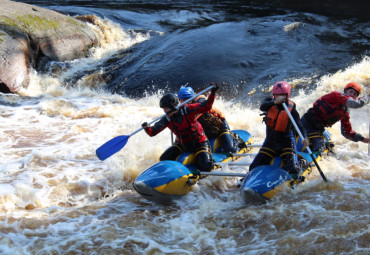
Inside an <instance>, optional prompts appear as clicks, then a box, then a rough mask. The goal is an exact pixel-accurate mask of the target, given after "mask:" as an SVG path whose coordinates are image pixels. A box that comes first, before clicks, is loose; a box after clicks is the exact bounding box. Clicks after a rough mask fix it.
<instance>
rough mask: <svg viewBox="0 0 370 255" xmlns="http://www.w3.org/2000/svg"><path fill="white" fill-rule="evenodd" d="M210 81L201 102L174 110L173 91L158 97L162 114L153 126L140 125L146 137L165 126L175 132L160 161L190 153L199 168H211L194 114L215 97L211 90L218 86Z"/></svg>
mask: <svg viewBox="0 0 370 255" xmlns="http://www.w3.org/2000/svg"><path fill="white" fill-rule="evenodd" d="M211 84H212V85H213V88H212V89H211V93H210V94H209V96H208V99H207V100H205V101H204V102H201V103H194V104H188V105H185V106H183V107H181V108H180V109H176V106H177V105H178V104H179V100H178V98H177V96H176V95H175V94H173V93H167V94H165V95H164V96H163V97H162V98H161V100H160V102H159V106H160V107H161V108H162V109H163V111H164V112H165V113H166V116H164V117H163V118H161V119H160V120H159V121H158V122H156V123H155V124H154V125H153V126H149V125H148V123H147V122H144V123H143V124H142V127H143V128H144V129H145V132H146V133H147V134H148V135H149V136H155V135H157V134H158V133H160V132H161V131H163V130H164V129H165V128H166V127H168V128H169V129H170V130H171V131H172V132H173V133H174V134H175V135H176V141H175V143H174V144H173V145H172V146H171V147H169V148H168V149H167V150H166V151H165V152H164V153H163V154H162V155H161V157H160V159H159V160H160V161H163V160H176V158H177V157H178V156H179V155H180V154H181V153H183V152H193V153H195V159H196V166H197V169H198V170H199V171H211V170H212V169H213V168H214V162H213V158H212V152H211V148H210V144H209V141H208V139H207V136H206V135H205V133H204V131H203V127H202V125H201V124H200V123H199V122H198V121H197V115H198V114H202V113H205V112H208V111H209V110H210V109H211V108H212V105H213V102H214V100H215V97H216V96H215V93H216V91H217V90H218V88H219V87H218V85H217V84H216V83H215V82H212V83H211Z"/></svg>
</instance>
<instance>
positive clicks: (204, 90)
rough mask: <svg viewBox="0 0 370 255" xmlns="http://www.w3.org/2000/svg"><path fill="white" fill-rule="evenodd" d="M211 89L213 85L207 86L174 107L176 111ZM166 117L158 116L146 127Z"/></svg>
mask: <svg viewBox="0 0 370 255" xmlns="http://www.w3.org/2000/svg"><path fill="white" fill-rule="evenodd" d="M212 88H213V85H212V86H209V87H208V88H205V89H203V90H202V91H201V92H199V93H198V94H195V95H194V96H192V97H191V98H189V99H187V100H186V101H184V102H182V103H181V104H179V105H178V106H176V109H179V108H180V107H182V106H184V105H186V104H187V103H189V102H190V101H192V100H193V99H194V98H196V97H198V96H200V95H202V94H203V93H206V92H207V91H208V90H210V89H212ZM166 115H167V113H165V114H163V115H161V116H159V117H158V118H156V119H155V120H152V121H151V122H149V123H148V125H150V124H153V123H154V122H157V121H158V120H160V119H162V118H163V117H164V116H166ZM143 129H144V128H143V127H141V128H139V129H138V130H136V131H134V132H132V133H131V134H129V135H128V136H133V135H134V134H136V133H138V132H140V131H141V130H143Z"/></svg>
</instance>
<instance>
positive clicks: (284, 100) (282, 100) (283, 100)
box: [274, 96, 286, 104]
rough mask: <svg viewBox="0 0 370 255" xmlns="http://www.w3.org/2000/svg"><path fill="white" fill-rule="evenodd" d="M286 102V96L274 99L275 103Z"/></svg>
mask: <svg viewBox="0 0 370 255" xmlns="http://www.w3.org/2000/svg"><path fill="white" fill-rule="evenodd" d="M284 102H286V97H284V96H278V97H277V98H275V100H274V104H282V103H284Z"/></svg>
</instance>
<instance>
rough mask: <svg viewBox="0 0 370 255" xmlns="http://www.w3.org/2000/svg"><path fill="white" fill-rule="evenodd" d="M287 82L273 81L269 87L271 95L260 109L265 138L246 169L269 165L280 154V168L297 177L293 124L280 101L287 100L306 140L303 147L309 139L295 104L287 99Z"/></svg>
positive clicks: (288, 97) (297, 168) (288, 89)
mask: <svg viewBox="0 0 370 255" xmlns="http://www.w3.org/2000/svg"><path fill="white" fill-rule="evenodd" d="M290 92H291V90H290V85H289V83H287V82H285V81H279V82H276V83H275V84H274V86H273V88H272V93H273V96H272V97H268V98H266V99H265V100H264V102H263V103H262V105H261V106H260V110H261V111H263V112H265V113H266V116H265V117H264V122H265V124H266V138H265V141H264V142H263V144H262V147H261V149H260V150H259V152H258V154H257V156H256V157H255V158H254V160H253V162H252V164H251V165H250V167H249V171H252V170H253V168H255V167H257V166H260V165H269V164H270V162H271V160H272V159H273V158H274V157H276V156H280V157H281V158H282V160H283V162H284V166H283V169H284V170H286V171H287V172H288V173H289V174H290V175H291V176H292V177H293V178H297V177H298V173H299V170H300V166H299V165H298V164H297V161H296V160H295V158H296V149H295V148H296V146H295V140H294V137H293V128H294V127H293V124H292V122H291V120H290V118H289V115H288V114H287V113H286V111H285V109H284V107H283V105H282V103H286V105H287V107H288V109H289V111H290V113H291V115H292V117H293V119H294V121H295V122H296V124H297V126H298V127H299V129H300V130H301V132H302V134H303V136H304V137H305V139H304V140H303V141H302V144H303V145H304V146H308V142H309V140H308V138H307V134H306V131H305V129H304V128H303V126H302V124H301V121H300V117H299V113H298V112H297V110H296V105H295V103H294V102H293V101H292V100H290Z"/></svg>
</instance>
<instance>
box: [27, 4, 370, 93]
mask: <svg viewBox="0 0 370 255" xmlns="http://www.w3.org/2000/svg"><path fill="white" fill-rule="evenodd" d="M22 2H26V3H30V4H36V5H39V6H43V7H47V8H50V9H54V10H58V11H61V12H63V13H67V14H70V15H84V14H95V15H97V16H99V17H102V18H108V19H110V20H112V21H114V22H116V23H119V24H120V25H121V26H122V27H123V28H124V29H133V30H134V31H144V32H148V33H150V34H151V40H148V41H145V42H143V43H140V44H138V45H136V46H134V47H132V48H130V49H129V50H125V51H123V52H117V54H116V55H114V56H112V57H111V58H110V59H107V60H105V61H104V62H102V63H101V64H100V65H97V66H95V67H92V69H91V70H89V71H90V72H94V71H95V70H98V69H102V70H103V71H104V77H105V80H106V83H107V86H106V89H107V90H109V91H112V92H113V93H119V94H123V95H128V96H130V97H140V96H141V95H142V94H143V92H144V91H147V92H149V93H151V92H154V91H156V90H158V88H162V89H166V90H171V91H174V90H177V89H178V88H179V86H180V85H181V84H185V83H187V82H188V83H189V84H190V85H192V86H193V87H195V88H201V87H204V86H206V85H207V84H208V83H209V82H210V81H216V82H218V83H220V84H222V85H223V86H222V89H221V93H222V94H223V96H225V97H230V98H235V99H237V100H238V99H243V100H244V99H245V96H246V95H247V93H249V92H250V91H252V90H253V89H256V94H255V95H256V96H257V98H259V97H261V98H262V97H264V96H265V94H264V93H266V92H263V91H264V90H265V89H266V88H268V87H269V86H271V85H272V84H273V83H274V82H276V81H278V80H288V81H290V80H293V79H302V82H300V83H299V84H298V85H297V88H298V89H299V88H303V89H304V90H306V91H310V90H312V89H314V88H315V81H317V78H318V77H321V76H322V75H326V74H330V73H334V72H336V71H338V70H340V69H343V68H346V67H348V66H350V65H352V64H353V63H354V62H357V61H359V60H360V59H362V58H363V57H364V56H365V55H368V54H369V48H370V40H369V39H370V21H369V19H368V13H367V12H366V10H368V9H369V7H370V2H369V1H309V2H307V3H300V2H301V1H268V2H261V1H235V0H234V1H185V0H183V1H160V2H158V1H95V2H93V1H83V0H81V1H22ZM293 23H294V24H296V25H295V26H294V27H293V28H291V29H288V30H286V31H284V27H285V26H287V25H290V24H293ZM155 31H160V32H163V33H164V34H163V35H159V34H158V33H155ZM296 91H297V90H296ZM236 92H237V93H236ZM293 93H297V92H293ZM236 94H237V95H238V96H237V97H235V95H236ZM247 100H248V99H247Z"/></svg>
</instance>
